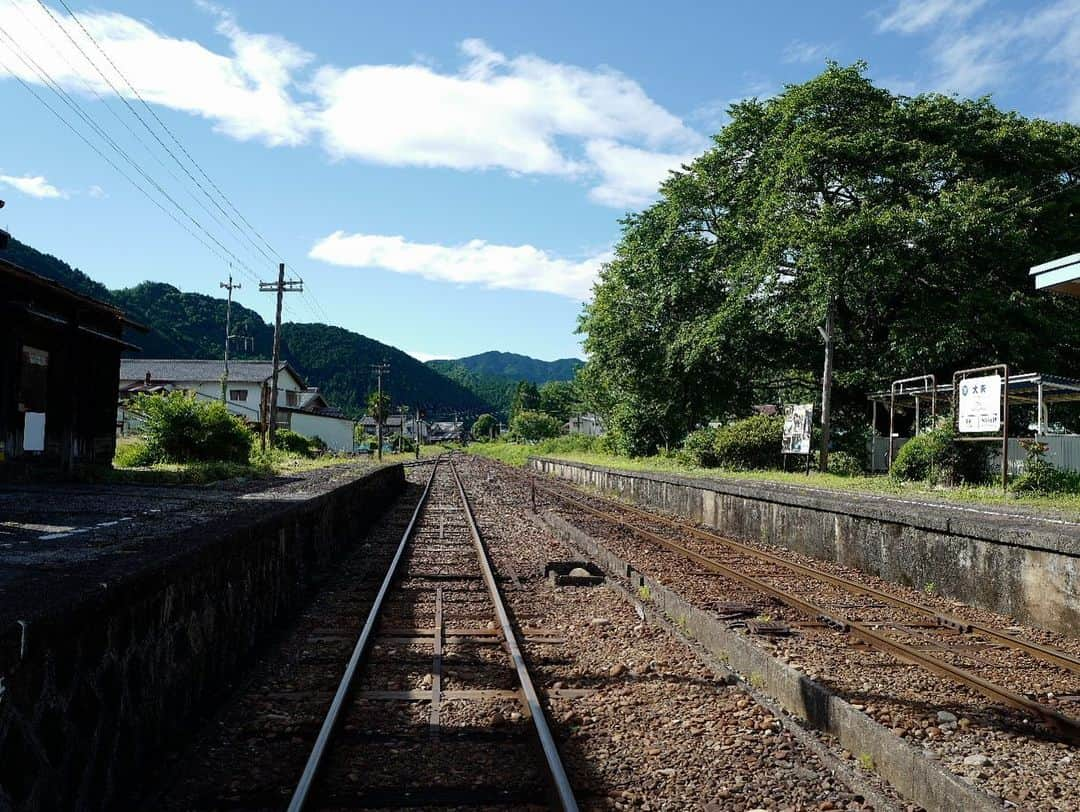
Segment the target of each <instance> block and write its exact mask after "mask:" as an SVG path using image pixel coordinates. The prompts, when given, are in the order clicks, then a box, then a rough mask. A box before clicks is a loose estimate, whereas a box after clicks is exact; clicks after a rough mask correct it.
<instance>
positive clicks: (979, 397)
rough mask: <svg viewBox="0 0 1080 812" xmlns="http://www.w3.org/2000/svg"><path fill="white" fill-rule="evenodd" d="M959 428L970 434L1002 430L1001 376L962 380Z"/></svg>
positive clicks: (960, 384)
mask: <svg viewBox="0 0 1080 812" xmlns="http://www.w3.org/2000/svg"><path fill="white" fill-rule="evenodd" d="M959 386H960V409H959V421H958V428H959V429H960V431H962V432H967V433H969V434H971V433H976V432H986V431H1000V430H1001V376H1000V375H984V376H982V377H980V378H965V379H964V380H962V381H960V383H959Z"/></svg>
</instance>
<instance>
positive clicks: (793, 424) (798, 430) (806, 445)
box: [780, 403, 814, 454]
mask: <svg viewBox="0 0 1080 812" xmlns="http://www.w3.org/2000/svg"><path fill="white" fill-rule="evenodd" d="M813 422H814V404H813V403H791V404H788V405H787V406H785V407H784V434H783V440H782V441H781V448H780V450H781V452H782V453H784V454H809V453H810V432H811V430H812V428H813Z"/></svg>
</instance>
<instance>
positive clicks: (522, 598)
mask: <svg viewBox="0 0 1080 812" xmlns="http://www.w3.org/2000/svg"><path fill="white" fill-rule="evenodd" d="M458 464H459V466H460V469H461V472H462V474H463V477H464V478H465V482H466V487H467V489H468V490H469V493H470V496H471V497H472V499H473V505H474V508H476V510H477V520H478V522H479V524H480V527H481V530H482V532H483V533H484V536H485V540H486V542H487V544H488V547H489V549H490V552H491V555H492V559H493V564H494V566H495V568H496V570H497V572H498V573H499V575H500V576H501V578H502V589H503V591H504V595H505V597H506V601H507V604H508V606H509V609H510V611H511V613H512V615H513V616H514V619H515V625H516V626H517V627H518V628H520V629H526V630H529V631H528V632H527V638H526V642H525V643H524V644H523V649H524V651H525V655H526V658H527V660H528V661H529V663H530V669H531V671H532V674H533V679H534V682H535V684H536V685H537V688H538V689H539V690H540V691H541V693H545V692H548V691H555V692H557V691H559V690H560V689H587V690H590V691H592V693H590V694H587V695H585V696H577V697H574V698H568V697H565V696H556V697H553V698H552V699H551V700H550V706H549V708H550V710H549V714H548V716H549V718H550V720H551V723H552V729H553V733H554V735H555V737H556V740H557V742H558V744H559V748H560V751H561V753H562V756H563V762H564V764H565V765H566V768H567V770H568V772H569V773H570V778H571V781H572V783H573V785H574V787H575V791H576V792H577V793H578V796H579V799H580V800H581V802H582V806H583V808H588V809H650V810H660V809H670V810H676V809H678V810H682V809H710V810H721V809H722V810H729V809H730V810H736V812H747V810H753V809H790V810H802V809H849V808H850V809H865V808H872V807H871V806H869V804H867V803H866V802H865V801H864V800H863V796H862V795H860V794H859V793H858V792H857V791H855V790H852V789H851V788H850V787H849V785H847V784H845V782H844V781H843V780H841V779H840V777H839V775H840V774H842V771H841V772H839V773H838V772H837V768H838V765H837V763H835V762H834V761H833V759H832V758H831V757H829V756H828V755H827V754H826V755H825V756H823V757H819V756H818V755H817V754H816V753H815V752H814V750H812V749H811V748H808V747H806V746H805V745H804V744H803V741H802V740H801V739H800V737H799V736H798V735H796V734H794V733H793V732H792V731H791V730H790V729H789V728H788V727H785V726H784V725H782V724H781V721H780V720H779V719H778V718H776V717H774V716H773V715H772V714H771V713H770V712H769V711H768V710H767V709H765V708H764V707H762V706H761V705H759V704H757V703H756V702H755V701H754V700H753V699H752V698H751V697H750V696H749V695H748V694H747V693H746V692H744V691H743V690H742V689H740V688H739V687H738V686H735V685H731V684H729V680H728V679H727V678H725V677H724V676H722V675H719V674H718V673H717V672H714V671H713V670H712V669H710V668H709V667H707V666H706V665H705V664H703V662H702V661H701V660H700V659H699V658H698V657H697V656H696V655H695V654H694V652H693V651H692V650H691V649H690V648H689V647H688V646H687V645H686V644H684V643H682V642H680V641H679V640H678V639H677V638H676V637H675V636H674V635H672V634H671V633H669V632H668V631H666V630H665V629H664V628H663V627H662V626H659V625H655V624H653V623H651V622H643V621H642V619H641V618H640V617H639V616H638V614H637V613H636V612H635V610H634V608H633V606H631V605H630V604H629V603H628V602H627V601H626V600H625V599H624V597H623V596H621V595H620V594H619V593H617V592H615V591H613V590H611V589H608V588H606V587H559V588H554V587H552V586H551V585H550V584H549V583H548V581H547V580H545V578H544V565H545V564H546V563H547V562H548V561H550V560H566V559H567V557H568V555H569V554H568V552H567V550H566V549H565V548H563V547H562V546H561V544H560V543H559V542H557V541H555V540H554V539H553V538H551V537H550V536H548V535H547V534H545V533H543V532H542V531H540V530H539V529H538V528H537V527H536V526H535V525H534V524H533V523H532V522H531V521H530V520H529V518H528V516H527V512H526V509H525V502H524V499H523V496H522V493H521V489H520V487H519V486H518V485H517V484H516V483H514V482H513V481H512V480H510V479H509V478H506V477H505V476H499V475H498V474H497V473H495V471H494V470H493V469H491V468H490V467H488V466H486V465H484V464H483V463H480V462H474V461H469V460H466V461H462V462H459V463H458ZM426 474H427V471H426V470H425V469H416V470H413V471H410V472H409V478H410V480H411V481H412V482H413V483H414V484H413V485H412V486H410V489H409V491H408V492H407V494H406V495H405V496H404V497H403V498H402V500H400V503H399V504H398V505H397V506H396V507H395V508H394V509H392V511H391V512H390V513H388V514H387V516H385V517H384V518H383V520H382V521H380V522H379V523H378V525H377V526H376V527H375V528H374V530H373V531H372V533H371V534H370V535H369V537H368V538H367V539H365V540H364V541H363V542H362V543H361V544H360V545H358V547H357V549H356V551H355V552H354V553H352V554H350V555H349V556H348V557H347V558H346V560H344V561H343V562H342V564H341V565H340V567H339V571H338V574H337V575H336V576H335V577H334V578H333V579H332V580H331V581H330V582H328V584H327V585H326V587H325V588H324V589H323V591H322V592H321V593H320V594H319V595H318V596H317V598H316V599H315V600H314V601H313V602H312V604H311V605H310V606H309V607H308V609H307V610H306V611H305V612H304V613H303V615H302V616H301V617H300V618H298V619H297V620H296V622H295V623H293V624H292V625H291V626H290V627H289V628H288V629H285V630H283V632H282V635H281V637H280V638H279V639H278V640H277V641H276V642H275V643H274V644H273V645H271V646H269V647H268V649H267V650H266V652H265V654H264V655H263V656H262V657H261V658H260V660H259V662H258V663H257V664H255V665H254V667H253V668H252V670H251V671H250V672H249V674H248V676H247V677H246V678H245V679H243V680H242V681H241V682H240V683H239V684H238V685H236V686H234V687H233V689H232V690H231V691H230V692H229V693H228V694H227V696H225V697H224V701H223V703H222V705H221V707H220V708H219V710H218V711H217V712H216V713H215V714H214V715H213V716H212V717H210V718H208V719H207V720H206V723H205V724H204V725H203V727H202V729H201V731H200V732H199V733H198V734H197V735H195V736H193V737H192V739H191V740H190V741H188V742H185V743H183V745H182V746H179V747H178V748H177V749H176V750H175V751H174V752H172V753H171V754H170V755H169V757H168V758H167V759H166V760H165V762H164V766H163V768H162V769H161V770H160V771H159V772H158V773H157V775H156V776H154V780H153V782H152V787H153V788H152V790H151V791H149V792H148V793H147V795H146V796H145V798H144V804H143V805H144V808H146V809H163V810H180V809H193V808H199V809H235V808H244V809H260V808H267V809H271V808H281V807H282V806H283V805H284V803H285V801H286V799H287V798H288V795H289V793H290V792H291V790H292V786H293V782H294V781H295V779H296V777H297V776H298V775H299V773H300V771H301V770H302V768H303V764H304V761H305V760H306V758H307V754H308V750H309V748H310V746H311V743H312V742H313V740H314V738H315V735H316V733H317V730H318V725H319V724H320V723H321V719H322V716H323V714H324V713H325V709H326V706H327V705H328V703H329V699H330V696H331V695H332V692H333V690H334V688H335V687H336V684H337V682H338V680H339V678H340V675H341V672H342V670H343V666H344V662H345V660H346V659H347V657H348V654H349V651H350V650H351V647H352V643H353V641H354V636H355V634H356V633H357V632H358V631H359V628H360V625H361V624H362V621H363V618H364V617H365V615H366V611H367V607H368V605H369V601H370V599H371V597H372V596H373V595H374V592H375V590H376V589H377V586H378V581H379V579H380V577H381V574H382V572H383V571H384V568H385V566H386V564H387V563H388V561H389V557H390V555H391V554H392V553H391V551H392V548H393V547H394V545H395V544H396V541H397V539H398V538H399V537H400V534H401V532H402V530H403V528H404V526H405V524H406V522H407V520H408V515H409V514H410V513H411V509H412V506H413V505H414V504H415V499H416V498H417V497H418V493H419V488H418V486H417V485H416V484H415V483H416V482H417V481H419V479H420V478H421V477H425V476H426ZM444 501H445V499H444V498H443V497H442V496H440V497H439V499H437V500H436V502H435V503H436V504H441V503H442V502H444ZM459 521H460V519H457V518H455V517H454V516H452V515H450V514H449V513H448V514H446V515H445V516H443V517H441V518H440V519H439V523H441V525H442V528H441V531H440V530H439V529H437V523H436V522H435V521H427V520H426V521H425V524H424V526H423V527H422V528H421V532H420V538H419V539H418V541H417V543H416V544H415V545H414V549H415V550H416V551H417V552H416V554H415V555H411V556H410V559H409V561H408V562H407V564H406V567H405V570H404V572H405V573H406V577H404V578H403V579H402V581H401V583H400V586H401V589H400V590H397V591H396V594H395V595H394V597H393V600H392V601H391V602H390V604H389V605H388V607H387V612H388V615H387V619H386V621H385V624H384V628H385V629H386V630H389V627H391V626H395V627H396V626H397V625H398V624H402V625H406V626H430V625H431V618H432V617H433V613H434V598H433V591H432V589H431V588H430V583H424V582H423V581H422V578H421V575H422V574H423V573H424V572H430V571H431V568H432V567H443V568H444V569H446V570H447V571H449V570H452V571H453V573H454V574H455V575H456V576H467V575H469V574H471V569H470V564H468V563H467V562H466V561H465V560H464V559H463V558H462V557H461V555H460V550H459V549H454V544H453V537H454V535H455V533H456V532H457V531H456V529H455V525H456V523H457V522H459ZM425 548H426V551H425ZM439 583H440V585H441V586H442V587H443V600H444V612H445V614H446V625H447V627H448V628H449V627H452V626H457V625H461V626H467V627H469V628H476V629H478V630H480V631H484V632H488V631H491V630H493V628H494V623H492V622H491V620H490V618H491V613H490V607H489V606H485V605H484V602H483V600H482V599H481V594H480V593H481V591H482V585H480V584H479V583H478V582H477V581H475V580H467V579H461V578H456V579H445V580H442V581H440V582H439ZM489 624H490V625H489ZM391 634H393V633H392V632H391ZM489 639H490V638H487V639H485V636H484V635H478V636H474V638H470V639H465V638H460V637H459V638H453V639H448V642H447V646H446V651H445V655H444V661H443V662H444V673H445V678H444V685H443V688H444V690H452V689H455V688H465V687H468V688H476V687H483V688H497V689H504V688H511V687H513V686H512V680H508V675H509V676H511V677H512V671H510V670H509V668H508V660H507V658H506V656H505V654H504V653H503V650H502V649H501V647H499V646H497V645H491V644H490V642H489ZM430 645H431V642H430V639H424V640H420V641H409V640H405V639H403V638H402V637H399V636H392V637H387V638H383V639H381V640H380V641H379V643H378V647H377V649H374V650H373V651H372V655H373V657H374V659H375V663H374V665H373V666H372V667H370V668H368V669H366V670H365V672H364V675H363V677H362V679H363V683H364V684H363V685H362V686H361V688H362V689H371V690H381V691H385V690H413V689H425V688H427V687H428V686H429V685H430V681H431V675H430V671H431V665H432V656H431V648H430ZM441 711H442V713H441V727H440V730H439V737H438V745H437V746H435V747H433V746H432V744H431V741H430V740H428V736H427V734H428V729H427V725H428V721H429V715H430V705H429V703H427V702H417V701H414V702H408V701H379V700H374V699H366V698H364V697H363V696H359V697H358V698H357V699H355V700H354V702H353V703H352V704H351V706H350V711H349V715H348V717H347V719H346V720H345V723H344V724H343V726H342V728H341V730H340V732H339V735H338V743H339V744H340V745H342V746H341V747H340V748H337V749H336V750H335V753H334V755H333V756H332V757H331V759H330V762H329V763H328V767H327V770H326V775H327V776H328V778H330V779H332V781H331V782H329V783H332V785H333V791H332V792H328V793H327V794H326V796H325V797H324V800H326V801H327V802H328V804H329V807H330V808H342V809H344V808H355V806H356V805H357V801H359V800H363V801H366V802H369V803H372V802H375V801H376V800H377V799H378V795H370V794H369V795H367V796H365V795H364V794H363V793H364V792H370V790H371V789H372V788H378V787H381V788H383V789H386V788H389V787H395V786H396V787H398V790H399V791H401V790H402V788H404V787H408V786H413V787H421V786H430V785H431V781H430V778H431V776H441V778H440V780H441V781H442V782H443V785H444V786H445V787H446V788H447V789H448V790H450V791H452V790H454V789H455V788H459V787H462V786H470V785H472V786H488V785H491V784H492V783H493V782H494V780H495V777H496V776H498V775H500V774H501V772H500V771H505V770H506V769H512V770H513V775H514V776H515V778H514V779H512V780H513V782H514V783H513V789H515V790H516V791H517V793H518V794H517V795H515V796H514V799H513V800H511V801H509V802H508V803H502V804H500V803H497V801H498V799H492V803H491V808H497V807H500V806H501V807H502V808H506V806H507V805H510V806H512V807H513V808H522V802H521V793H522V792H525V793H530V794H529V795H528V797H529V799H530V800H533V801H539V800H540V799H542V797H543V796H542V794H540V791H539V789H538V788H537V787H538V780H539V775H538V774H537V771H536V767H535V765H536V761H535V757H534V756H533V755H532V751H531V750H528V749H527V748H526V749H522V742H523V737H522V735H520V734H522V733H525V732H526V731H527V730H528V728H529V723H528V720H527V719H526V718H523V716H522V713H521V711H522V706H521V705H520V704H519V703H518V702H517V700H515V699H513V698H512V697H507V698H499V697H493V698H486V699H484V700H482V701H475V700H451V701H448V702H445V703H444V704H443V706H442V709H441ZM420 729H422V730H424V732H425V735H424V736H417V735H415V734H416V733H417V732H418V730H420ZM403 797H406V796H402V795H401V794H400V792H399V794H397V795H395V796H394V798H393V800H394V801H395V802H399V801H401V800H402V799H403ZM448 803H449V802H448ZM451 805H452V804H451ZM473 808H476V807H473ZM879 808H882V807H879Z"/></svg>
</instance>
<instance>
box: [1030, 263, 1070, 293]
mask: <svg viewBox="0 0 1080 812" xmlns="http://www.w3.org/2000/svg"><path fill="white" fill-rule="evenodd" d="M1028 275H1029V276H1033V277H1035V289H1036V290H1048V291H1050V292H1052V293H1061V294H1064V295H1066V296H1080V254H1073V255H1072V256H1068V257H1061V258H1060V259H1052V260H1050V261H1049V262H1044V263H1043V264H1042V265H1036V266H1035V267H1033V268H1032V269H1031V270H1030V271H1029V273H1028Z"/></svg>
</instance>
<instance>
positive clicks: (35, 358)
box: [19, 346, 49, 412]
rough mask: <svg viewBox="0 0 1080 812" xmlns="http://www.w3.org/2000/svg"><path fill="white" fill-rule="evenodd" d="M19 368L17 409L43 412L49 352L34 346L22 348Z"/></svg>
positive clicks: (47, 379) (47, 378)
mask: <svg viewBox="0 0 1080 812" xmlns="http://www.w3.org/2000/svg"><path fill="white" fill-rule="evenodd" d="M21 360H22V364H21V366H20V368H19V411H20V412H44V411H45V395H46V390H47V385H48V382H49V353H47V352H45V350H39V349H35V348H34V347H26V346H24V347H23V348H22V359H21Z"/></svg>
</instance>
